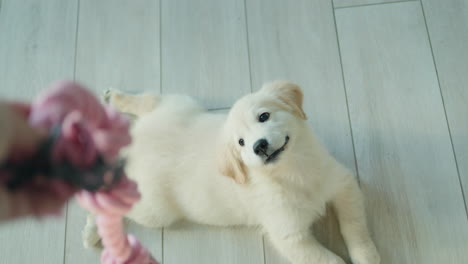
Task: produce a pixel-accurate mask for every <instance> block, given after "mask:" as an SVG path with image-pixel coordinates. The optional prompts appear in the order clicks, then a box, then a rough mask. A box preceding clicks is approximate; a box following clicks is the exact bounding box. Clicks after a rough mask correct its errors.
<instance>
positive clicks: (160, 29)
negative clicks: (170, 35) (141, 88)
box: [159, 0, 163, 94]
mask: <svg viewBox="0 0 468 264" xmlns="http://www.w3.org/2000/svg"><path fill="white" fill-rule="evenodd" d="M162 1H163V0H159V94H162V91H163V89H162V78H163V70H162V67H163V64H162V57H163V55H162Z"/></svg>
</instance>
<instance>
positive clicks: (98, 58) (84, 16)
mask: <svg viewBox="0 0 468 264" xmlns="http://www.w3.org/2000/svg"><path fill="white" fill-rule="evenodd" d="M159 15H160V14H159V1H153V0H135V1H125V0H102V1H92V0H81V1H80V18H79V27H78V44H77V49H78V50H77V61H76V63H77V65H76V78H77V80H79V81H83V82H84V83H86V84H87V85H89V86H91V87H92V88H93V89H94V90H95V91H99V92H102V91H104V90H105V89H109V88H115V89H120V90H123V91H127V92H143V91H148V92H155V93H159V92H160V56H159V55H160V54H159V52H160V50H159V47H160V46H159V44H160V32H159Z"/></svg>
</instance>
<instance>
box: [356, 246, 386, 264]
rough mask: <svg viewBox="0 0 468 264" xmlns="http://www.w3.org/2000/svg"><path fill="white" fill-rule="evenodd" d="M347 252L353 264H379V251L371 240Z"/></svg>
mask: <svg viewBox="0 0 468 264" xmlns="http://www.w3.org/2000/svg"><path fill="white" fill-rule="evenodd" d="M349 254H350V256H351V260H352V261H353V264H380V255H379V252H377V249H376V248H375V245H374V243H372V242H370V243H367V244H365V245H361V246H358V247H355V248H353V249H350V251H349Z"/></svg>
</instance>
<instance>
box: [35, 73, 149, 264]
mask: <svg viewBox="0 0 468 264" xmlns="http://www.w3.org/2000/svg"><path fill="white" fill-rule="evenodd" d="M29 122H30V123H31V124H32V125H33V126H36V127H41V128H44V129H47V130H49V131H50V130H51V129H52V128H53V127H57V126H59V128H60V130H61V131H60V137H59V138H58V140H57V142H56V144H55V145H54V148H53V153H52V159H53V161H54V162H56V163H59V162H61V161H63V160H67V161H69V162H70V163H71V164H72V165H73V166H75V167H77V168H89V167H92V166H93V165H95V164H96V162H97V160H104V163H106V164H113V163H115V162H116V160H117V158H118V153H119V151H120V149H121V148H122V147H124V146H126V145H128V144H129V143H130V135H129V123H128V121H127V120H126V119H125V118H123V117H122V116H121V115H120V114H118V113H117V112H116V111H115V110H113V109H112V108H110V107H105V106H103V105H101V104H100V103H99V101H98V100H97V99H96V98H95V97H94V96H93V95H92V94H91V93H90V92H88V91H87V90H86V89H84V88H83V87H81V86H80V85H78V84H76V83H72V82H61V83H58V84H56V85H54V86H53V87H52V89H50V90H48V91H46V92H45V93H44V94H42V96H40V97H39V98H38V100H36V101H35V102H34V103H33V104H32V111H31V115H30V117H29ZM106 173H115V171H114V172H112V171H108V172H106ZM120 173H121V172H120ZM106 176H109V175H96V177H104V178H106ZM110 176H111V178H112V175H110ZM77 198H78V202H79V203H80V205H81V206H82V207H84V208H86V209H87V210H89V211H91V212H93V213H94V214H96V215H97V225H98V230H99V234H100V236H101V238H102V241H103V244H104V247H105V249H104V251H103V253H102V256H101V263H103V264H158V262H157V261H156V260H155V259H154V258H153V257H151V255H150V254H149V252H148V251H147V250H146V249H145V248H144V247H143V246H142V245H141V244H140V243H139V242H138V240H137V239H136V238H135V237H134V236H132V235H128V236H127V235H126V234H125V232H124V227H123V220H122V219H123V216H124V215H125V213H127V212H128V211H129V210H130V209H131V208H132V206H133V204H134V203H136V202H137V201H138V200H139V199H140V193H139V192H138V189H137V184H136V183H135V182H133V181H131V180H129V179H128V178H127V177H126V176H125V175H123V177H121V178H119V180H118V182H117V183H116V184H114V185H111V186H110V187H108V188H106V189H105V190H99V191H97V192H89V191H85V190H82V191H80V192H79V193H78V194H77Z"/></svg>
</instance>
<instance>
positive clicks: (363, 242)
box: [333, 179, 380, 264]
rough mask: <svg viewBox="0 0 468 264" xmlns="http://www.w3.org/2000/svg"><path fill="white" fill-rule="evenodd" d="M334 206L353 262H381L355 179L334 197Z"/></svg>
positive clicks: (371, 263)
mask: <svg viewBox="0 0 468 264" xmlns="http://www.w3.org/2000/svg"><path fill="white" fill-rule="evenodd" d="M333 207H334V208H335V211H336V214H337V216H338V221H339V224H340V230H341V234H342V235H343V238H344V240H345V242H346V245H347V247H348V251H349V254H350V256H351V259H352V261H353V263H359V264H379V263H380V256H379V253H378V252H377V249H376V247H375V245H374V242H373V241H372V239H371V237H370V235H369V230H368V229H367V224H366V215H365V210H364V199H363V196H362V193H361V190H360V188H359V186H358V184H357V182H356V181H355V180H354V179H353V180H352V181H350V182H349V183H348V184H347V185H345V187H344V188H343V189H342V190H341V191H340V192H339V193H338V195H337V196H336V197H335V198H334V200H333Z"/></svg>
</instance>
